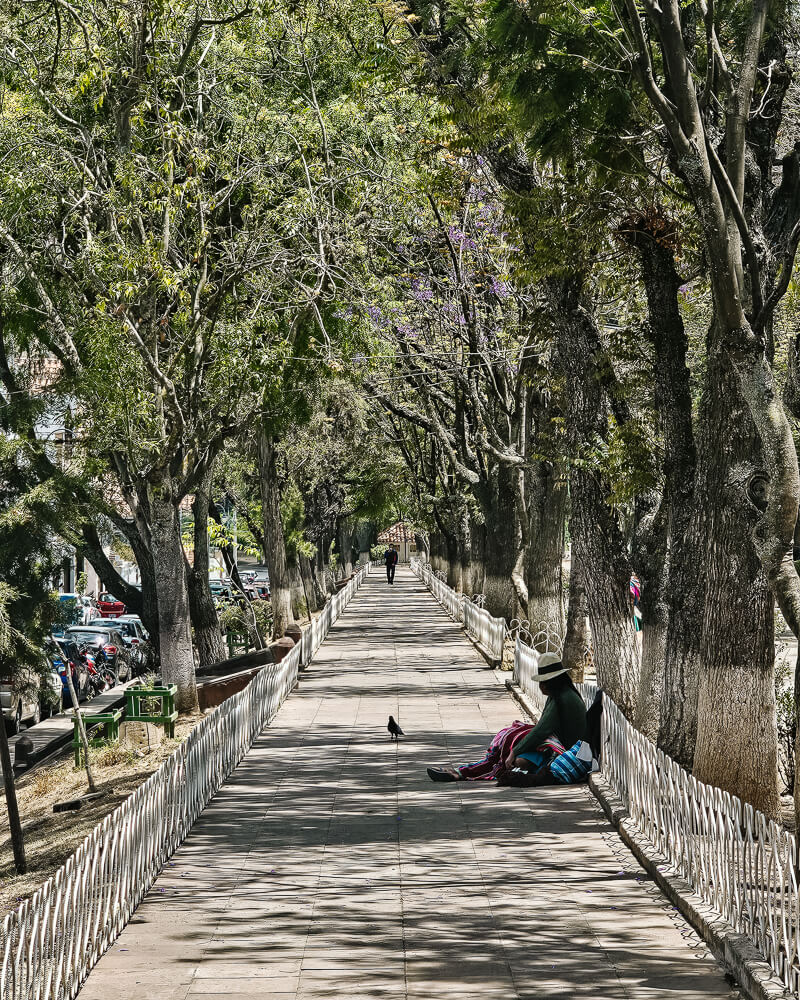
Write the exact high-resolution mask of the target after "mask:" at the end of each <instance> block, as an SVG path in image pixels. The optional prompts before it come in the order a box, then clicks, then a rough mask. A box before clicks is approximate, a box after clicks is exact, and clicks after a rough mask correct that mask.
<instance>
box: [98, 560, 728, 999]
mask: <svg viewBox="0 0 800 1000" xmlns="http://www.w3.org/2000/svg"><path fill="white" fill-rule="evenodd" d="M390 713H391V714H393V715H395V717H396V718H397V719H398V720H399V721H400V724H401V725H402V727H403V729H404V730H405V732H406V734H407V735H406V737H405V738H401V739H400V741H399V743H397V744H395V743H394V742H392V741H391V740H390V739H389V735H388V733H387V731H386V728H385V727H386V720H387V718H388V716H389V714H390ZM519 714H520V711H519V708H518V706H516V704H515V703H514V702H513V701H512V700H511V699H510V698H509V696H508V695H507V693H506V692H505V690H504V688H503V687H502V686H501V685H500V684H499V683H498V682H497V680H496V678H495V676H494V675H493V674H492V673H491V672H489V671H488V670H487V669H486V667H485V665H484V663H483V661H482V660H481V659H480V657H479V656H478V654H477V653H476V652H475V651H474V650H473V649H472V647H471V646H470V645H469V643H468V642H467V641H466V639H465V638H464V637H463V635H462V633H461V632H460V630H459V629H458V627H457V626H455V625H454V624H453V623H451V622H449V621H448V620H447V619H446V618H445V616H444V615H443V614H442V612H441V611H440V610H439V609H438V608H437V607H436V606H435V605H434V603H433V601H432V600H431V598H430V597H429V596H428V595H427V594H426V593H425V592H424V591H422V590H421V588H420V587H419V586H418V585H417V584H416V582H415V581H414V582H412V580H411V578H410V575H409V574H408V572H407V571H404V570H403V569H401V570H400V571H399V572H398V575H397V583H396V585H395V587H394V588H392V589H389V588H387V587H386V585H385V583H383V581H382V580H381V578H380V577H377V576H376V577H372V578H370V580H369V582H368V583H367V585H366V586H365V587H364V588H363V589H362V591H361V592H360V594H359V596H358V597H357V598H356V600H355V602H354V604H353V605H351V607H350V608H349V609H348V611H347V612H346V613H345V614H344V616H343V617H342V619H341V620H340V622H338V623H337V624H336V625H335V626H334V627H333V628H332V630H331V633H330V635H329V637H328V639H327V641H326V642H325V644H324V645H323V647H322V648H321V649H320V651H319V654H318V656H317V658H316V659H315V660H314V662H313V663H312V664H311V666H310V668H309V669H308V671H306V672H305V673H304V674H302V675H301V680H300V686H299V689H298V690H297V691H296V692H295V693H293V694H292V695H291V696H290V698H289V699H288V700H287V702H286V703H285V704H284V706H283V708H282V709H281V711H280V713H279V714H278V716H277V718H276V719H275V720H274V722H273V724H272V726H271V727H270V728H268V729H267V730H265V732H264V733H263V734H262V735H261V737H260V738H259V739H258V740H257V741H256V742H255V744H254V745H253V747H252V749H251V751H250V752H249V753H248V754H247V756H246V757H245V759H244V760H243V761H242V763H241V765H240V766H239V768H237V770H236V771H235V772H234V774H233V775H232V776H231V778H230V779H229V781H228V782H226V784H225V785H224V786H223V787H222V788H221V789H220V791H219V792H218V794H217V795H216V796H215V798H214V799H213V801H212V802H211V804H210V805H209V806H208V808H206V810H205V811H204V812H203V814H202V815H201V816H200V818H199V819H198V821H197V823H196V824H195V826H194V828H193V830H192V832H191V834H190V836H189V837H188V838H187V840H186V841H185V843H184V844H183V846H182V847H181V848H180V849H179V850H178V851H177V853H176V854H175V856H174V857H173V858H172V860H171V861H170V862H168V864H167V865H166V867H165V870H164V872H163V874H162V875H161V876H160V878H159V879H158V881H157V882H156V884H155V886H154V887H153V889H152V890H151V892H150V893H149V894H148V895H147V897H146V898H145V899H144V900H143V901H142V903H141V904H140V906H139V908H138V909H137V911H136V913H135V915H134V917H133V919H132V920H131V922H130V924H129V925H128V927H127V928H126V929H125V931H124V932H123V934H122V936H121V937H120V938H119V940H118V941H117V942H116V943H115V944H114V945H113V947H112V949H111V950H110V952H109V953H108V954H107V955H106V956H105V957H104V958H103V959H102V960H101V961H100V963H99V964H98V966H97V967H96V969H95V970H94V972H92V974H91V975H90V977H89V979H88V981H87V983H86V985H85V987H84V990H83V992H82V998H83V1000H100V998H103V1000H105V998H106V997H108V996H110V995H113V996H114V997H115V998H117V1000H127V998H131V1000H133V998H141V1000H144V998H151V997H153V998H156V1000H158V998H161V997H169V998H173V997H182V998H186V997H199V996H207V997H208V996H222V995H225V996H253V997H255V996H277V997H280V996H286V997H298V998H300V997H326V996H327V997H341V998H345V997H352V996H363V997H369V998H372V1000H379V998H381V997H387V998H389V997H402V998H406V1000H415V998H417V997H419V998H420V1000H421V998H426V1000H436V998H439V997H442V998H445V997H446V998H452V1000H457V998H462V997H474V998H478V997H481V998H482V997H487V996H488V997H492V996H497V997H498V998H499V997H503V998H504V1000H506V998H509V997H519V998H542V1000H544V998H549V997H558V996H563V997H570V998H580V997H586V998H590V997H591V998H597V997H608V998H616V997H619V998H623V997H625V998H637V1000H638V998H641V1000H646V998H653V1000H656V998H659V1000H664V998H671V997H674V998H676V1000H677V998H680V1000H687V998H688V1000H694V998H700V997H703V998H707V997H719V998H723V997H728V996H729V995H730V990H729V987H728V985H727V983H726V982H725V979H724V977H723V976H722V974H721V972H720V971H719V969H718V968H717V966H716V965H715V963H714V962H713V961H711V960H710V959H709V957H708V956H707V955H705V953H704V950H703V949H702V947H700V946H699V942H697V944H696V946H694V947H693V946H692V944H691V942H690V937H691V933H690V932H689V930H688V928H687V927H686V926H685V925H684V924H683V923H682V921H680V919H679V918H678V917H677V915H676V914H675V913H674V911H672V910H671V908H670V907H669V906H668V904H667V903H666V901H665V900H663V899H662V898H661V897H659V896H658V895H657V894H656V893H655V892H654V889H653V887H652V884H651V883H650V880H649V879H648V878H647V877H646V876H645V875H644V874H643V873H642V872H641V871H640V870H639V869H638V868H637V867H636V866H635V864H633V863H632V859H630V857H629V856H628V857H627V860H626V859H624V858H623V860H620V859H621V857H622V855H621V854H620V853H619V852H620V851H622V848H621V845H617V846H616V848H615V849H612V846H611V844H610V836H611V834H610V828H609V827H608V826H607V825H606V823H605V821H604V819H603V817H602V815H601V813H600V811H599V809H598V807H597V805H596V803H595V802H594V799H593V798H592V797H591V795H590V793H589V791H588V789H587V788H586V787H585V786H578V787H575V786H573V787H562V788H558V787H553V788H541V789H524V790H523V789H513V788H502V787H497V785H495V784H494V783H491V782H455V783H452V784H444V785H436V784H434V783H432V782H430V781H429V780H428V778H427V775H426V773H425V768H426V766H427V765H429V764H432V763H434V764H436V763H442V764H450V763H459V762H463V761H465V760H474V759H478V758H480V757H481V756H482V755H483V753H484V751H485V748H486V746H487V744H488V742H489V739H490V738H491V736H492V734H493V733H494V732H495V731H496V730H497V729H499V728H500V727H501V726H502V725H504V724H507V723H508V722H509V721H510V720H511V719H513V718H516V717H518V716H519ZM112 990H113V993H112Z"/></svg>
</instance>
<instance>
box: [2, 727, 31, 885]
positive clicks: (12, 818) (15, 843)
mask: <svg viewBox="0 0 800 1000" xmlns="http://www.w3.org/2000/svg"><path fill="white" fill-rule="evenodd" d="M0 765H2V771H3V787H4V788H5V793H6V811H7V813H8V828H9V830H10V831H11V851H12V854H13V855H14V867H15V868H16V870H17V874H18V875H24V874H25V872H26V871H27V870H28V865H27V862H26V860H25V839H24V837H23V834H22V823H21V822H20V818H19V805H18V804H17V789H16V787H15V785H14V768H13V766H12V764H11V750H10V748H9V746H8V733H7V732H6V724H5V719H3V718H2V716H0Z"/></svg>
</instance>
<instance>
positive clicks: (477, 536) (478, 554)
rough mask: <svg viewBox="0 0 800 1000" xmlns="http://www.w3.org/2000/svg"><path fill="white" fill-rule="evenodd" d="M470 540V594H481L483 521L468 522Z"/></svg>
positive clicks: (484, 568) (483, 572)
mask: <svg viewBox="0 0 800 1000" xmlns="http://www.w3.org/2000/svg"><path fill="white" fill-rule="evenodd" d="M470 541H471V543H472V558H471V560H470V562H471V566H472V574H471V575H472V587H471V590H472V594H471V595H470V596H473V595H475V594H482V593H483V588H484V585H485V583H486V564H485V556H486V525H485V524H483V522H480V523H479V522H477V521H475V520H472V521H471V522H470Z"/></svg>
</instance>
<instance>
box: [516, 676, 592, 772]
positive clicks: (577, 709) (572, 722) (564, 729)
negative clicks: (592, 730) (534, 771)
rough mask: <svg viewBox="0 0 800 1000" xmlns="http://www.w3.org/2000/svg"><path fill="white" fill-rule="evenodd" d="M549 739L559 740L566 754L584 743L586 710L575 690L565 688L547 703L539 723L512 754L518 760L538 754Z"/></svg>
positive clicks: (552, 696)
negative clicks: (536, 752) (522, 755)
mask: <svg viewBox="0 0 800 1000" xmlns="http://www.w3.org/2000/svg"><path fill="white" fill-rule="evenodd" d="M548 736H556V737H558V739H559V740H560V741H561V743H562V744H563V746H564V749H565V750H569V749H570V747H573V746H575V744H576V743H577V742H578V740H585V739H586V706H585V705H584V703H583V698H581V696H580V695H579V694H578V692H577V691H575V690H574V688H564V690H563V691H559V693H558V694H556V695H551V696H550V697H549V698H548V699H547V701H546V702H545V705H544V711H543V712H542V717H541V719H539V721H538V722H537V723H536V725H535V726H534V727H533V729H532V730H531V731H530V732H529V733H528V735H527V736H525V737H523V738H522V739H521V740H520V741H519V743H518V744H517V746H516V747H515V748H514V752H515V753H516V755H517V756H519V755H520V754H521V753H530V752H531V751H532V750H538V748H539V747H540V746H541V745H542V743H544V741H545V740H546V739H547V738H548Z"/></svg>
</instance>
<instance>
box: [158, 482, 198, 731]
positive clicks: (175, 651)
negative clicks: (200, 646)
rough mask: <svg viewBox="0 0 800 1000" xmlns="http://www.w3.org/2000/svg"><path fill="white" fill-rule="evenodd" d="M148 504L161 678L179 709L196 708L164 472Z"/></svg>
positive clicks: (180, 567)
mask: <svg viewBox="0 0 800 1000" xmlns="http://www.w3.org/2000/svg"><path fill="white" fill-rule="evenodd" d="M149 492H150V496H149V506H150V519H151V526H150V530H151V534H152V538H153V568H154V572H155V581H156V594H157V597H158V633H159V639H160V642H159V644H160V648H161V677H162V678H163V680H164V682H165V683H166V684H175V685H177V688H178V693H177V697H176V700H175V704H176V707H177V709H178V711H179V712H194V711H197V686H196V684H195V673H194V656H193V653H192V633H191V618H190V613H189V592H188V586H187V582H186V565H185V563H186V559H185V556H184V552H183V545H182V544H181V525H180V518H179V516H178V506H177V504H176V502H175V499H174V497H173V491H172V480H171V477H170V476H169V473H167V472H165V473H164V474H163V478H162V479H161V480H160V482H158V483H155V484H153V485H152V486H151V488H150V491H149Z"/></svg>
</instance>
